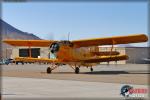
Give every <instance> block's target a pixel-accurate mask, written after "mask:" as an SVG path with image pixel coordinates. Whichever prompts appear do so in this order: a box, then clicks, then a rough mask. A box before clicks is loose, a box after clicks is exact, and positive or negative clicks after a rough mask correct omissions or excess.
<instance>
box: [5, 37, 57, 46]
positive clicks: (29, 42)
mask: <svg viewBox="0 0 150 100" xmlns="http://www.w3.org/2000/svg"><path fill="white" fill-rule="evenodd" d="M3 42H5V43H7V44H10V45H12V46H34V47H48V46H50V44H51V43H52V42H54V41H53V40H11V39H8V40H3Z"/></svg>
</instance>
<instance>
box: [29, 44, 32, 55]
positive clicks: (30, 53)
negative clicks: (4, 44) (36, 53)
mask: <svg viewBox="0 0 150 100" xmlns="http://www.w3.org/2000/svg"><path fill="white" fill-rule="evenodd" d="M29 57H30V58H31V57H32V52H31V46H29Z"/></svg>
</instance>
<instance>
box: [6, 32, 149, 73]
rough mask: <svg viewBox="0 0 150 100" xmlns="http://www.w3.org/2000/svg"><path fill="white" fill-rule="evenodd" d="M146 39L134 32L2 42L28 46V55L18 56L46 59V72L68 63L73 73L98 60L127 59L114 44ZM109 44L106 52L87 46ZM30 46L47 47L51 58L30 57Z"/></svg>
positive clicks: (26, 58) (27, 58)
mask: <svg viewBox="0 0 150 100" xmlns="http://www.w3.org/2000/svg"><path fill="white" fill-rule="evenodd" d="M146 41H148V37H147V36H146V35H145V34H135V35H128V36H116V37H107V38H94V39H83V40H74V41H68V40H66V41H54V40H11V39H7V40H3V42H5V43H7V44H10V45H12V46H28V47H29V57H18V59H22V60H31V61H37V62H41V61H47V62H50V63H51V66H50V67H48V68H47V73H51V72H52V70H54V69H56V68H57V67H59V66H61V65H65V64H68V65H69V66H70V67H71V68H73V69H74V71H75V73H79V71H80V67H83V66H84V67H87V68H88V67H89V68H90V70H91V71H93V68H92V66H94V65H96V64H100V62H109V61H116V62H117V61H119V60H127V59H128V56H127V55H121V54H120V53H119V52H116V51H114V50H113V47H114V45H117V44H128V43H140V42H146ZM102 45H111V50H110V51H109V52H108V51H106V52H101V51H98V52H91V51H90V50H89V49H86V48H88V47H92V46H96V47H98V46H102ZM31 47H49V51H50V54H51V55H53V56H54V57H53V58H50V59H48V58H32V57H31V49H30V48H31Z"/></svg>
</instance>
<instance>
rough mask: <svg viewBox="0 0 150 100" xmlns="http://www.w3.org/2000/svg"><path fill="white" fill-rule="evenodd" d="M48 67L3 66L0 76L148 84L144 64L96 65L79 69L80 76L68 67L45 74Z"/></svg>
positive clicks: (148, 68) (148, 72) (146, 67)
mask: <svg viewBox="0 0 150 100" xmlns="http://www.w3.org/2000/svg"><path fill="white" fill-rule="evenodd" d="M48 66H49V65H38V64H25V65H21V64H20V65H3V66H2V75H3V76H8V77H26V78H42V79H56V80H76V81H89V82H106V83H122V84H139V85H146V84H149V82H148V81H149V80H148V79H149V76H150V66H149V65H146V64H125V65H124V64H123V65H98V66H95V67H93V68H94V72H90V68H89V69H88V68H86V67H81V68H80V74H75V73H74V70H73V69H72V68H70V67H69V66H67V65H65V66H60V67H59V68H57V69H55V70H54V71H53V72H52V73H51V74H47V73H46V68H47V67H48Z"/></svg>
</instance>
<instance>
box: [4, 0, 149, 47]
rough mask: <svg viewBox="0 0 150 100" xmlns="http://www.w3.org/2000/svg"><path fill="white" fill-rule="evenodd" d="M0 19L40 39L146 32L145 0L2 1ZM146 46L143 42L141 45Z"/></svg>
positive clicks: (72, 38)
mask: <svg viewBox="0 0 150 100" xmlns="http://www.w3.org/2000/svg"><path fill="white" fill-rule="evenodd" d="M2 8H3V9H2V12H3V13H2V19H3V20H4V21H6V22H7V23H9V24H11V25H12V26H14V27H16V28H18V29H19V30H22V31H24V32H29V33H34V34H35V35H37V36H39V37H40V38H43V39H55V40H64V39H67V34H68V33H69V32H70V40H77V39H85V38H97V37H107V36H117V35H128V34H136V33H147V24H148V23H147V17H148V15H147V12H148V11H147V3H146V2H145V3H144V2H143V3H142V2H40V3H39V2H34V3H33V2H28V3H3V5H2ZM140 45H141V46H142V45H145V44H140Z"/></svg>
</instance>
